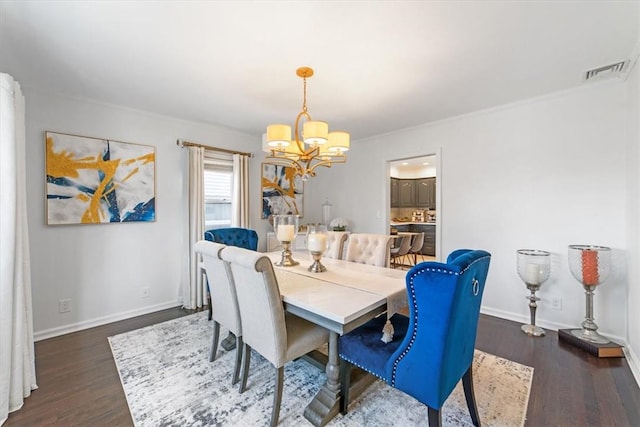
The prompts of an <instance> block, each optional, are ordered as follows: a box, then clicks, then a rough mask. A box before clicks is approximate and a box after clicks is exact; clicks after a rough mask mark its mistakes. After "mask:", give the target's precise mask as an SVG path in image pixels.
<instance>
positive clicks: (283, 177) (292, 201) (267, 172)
mask: <svg viewBox="0 0 640 427" xmlns="http://www.w3.org/2000/svg"><path fill="white" fill-rule="evenodd" d="M261 189H262V219H268V218H270V217H271V216H272V215H284V214H293V215H300V218H302V217H303V216H304V181H303V180H302V178H301V177H300V176H298V175H296V173H295V169H294V168H290V167H287V166H280V165H272V164H268V163H262V176H261Z"/></svg>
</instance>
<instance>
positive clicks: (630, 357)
mask: <svg viewBox="0 0 640 427" xmlns="http://www.w3.org/2000/svg"><path fill="white" fill-rule="evenodd" d="M622 351H624V357H625V358H626V359H627V363H628V364H629V368H630V369H631V373H632V374H633V377H634V378H635V379H636V383H637V384H638V385H640V365H638V355H637V354H636V353H635V352H634V351H633V349H632V348H631V347H629V346H628V345H625V346H624V348H623V349H622Z"/></svg>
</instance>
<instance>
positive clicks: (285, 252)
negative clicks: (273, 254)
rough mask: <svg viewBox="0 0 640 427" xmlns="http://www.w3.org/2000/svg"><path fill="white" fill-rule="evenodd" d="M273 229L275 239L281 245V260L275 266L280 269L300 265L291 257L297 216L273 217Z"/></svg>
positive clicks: (296, 231) (296, 230)
mask: <svg viewBox="0 0 640 427" xmlns="http://www.w3.org/2000/svg"><path fill="white" fill-rule="evenodd" d="M273 228H274V230H275V232H276V239H278V241H279V242H280V243H281V244H282V259H280V261H278V262H276V263H275V265H277V266H280V267H292V266H294V265H298V264H300V263H299V262H298V261H295V260H294V259H293V257H292V256H291V249H290V247H291V242H293V240H294V239H295V238H296V235H297V234H298V215H275V216H274V217H273Z"/></svg>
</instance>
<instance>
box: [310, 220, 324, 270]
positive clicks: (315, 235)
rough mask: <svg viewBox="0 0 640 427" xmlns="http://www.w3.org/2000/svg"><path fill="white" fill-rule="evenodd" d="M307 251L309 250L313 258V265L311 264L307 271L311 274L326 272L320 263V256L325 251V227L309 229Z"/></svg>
mask: <svg viewBox="0 0 640 427" xmlns="http://www.w3.org/2000/svg"><path fill="white" fill-rule="evenodd" d="M307 249H309V253H310V254H311V256H312V257H313V264H311V265H310V266H309V268H308V269H307V270H309V271H311V272H312V273H322V272H323V271H327V268H326V267H325V266H324V265H322V263H321V262H320V260H321V259H322V254H323V253H324V251H326V250H327V230H326V227H322V226H311V227H310V229H309V235H308V236H307Z"/></svg>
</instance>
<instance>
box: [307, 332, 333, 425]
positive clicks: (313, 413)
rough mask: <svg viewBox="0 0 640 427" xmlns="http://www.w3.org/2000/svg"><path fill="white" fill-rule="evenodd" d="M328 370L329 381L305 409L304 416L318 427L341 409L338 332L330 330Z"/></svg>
mask: <svg viewBox="0 0 640 427" xmlns="http://www.w3.org/2000/svg"><path fill="white" fill-rule="evenodd" d="M326 372H327V382H326V383H325V384H324V385H323V386H322V387H321V388H320V390H319V391H318V394H316V396H315V397H314V398H313V400H312V401H311V403H309V405H308V406H307V407H306V408H305V410H304V417H305V418H306V419H307V420H309V422H311V424H313V425H314V426H316V427H319V426H323V425H325V424H327V423H328V422H329V421H330V420H331V419H332V418H333V417H335V416H336V414H337V413H338V411H339V409H340V381H339V378H340V375H339V374H340V364H339V363H338V334H337V333H336V332H329V360H328V361H327V368H326Z"/></svg>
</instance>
